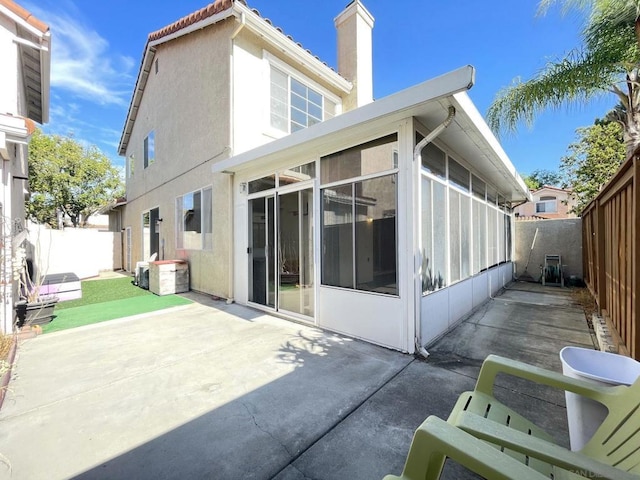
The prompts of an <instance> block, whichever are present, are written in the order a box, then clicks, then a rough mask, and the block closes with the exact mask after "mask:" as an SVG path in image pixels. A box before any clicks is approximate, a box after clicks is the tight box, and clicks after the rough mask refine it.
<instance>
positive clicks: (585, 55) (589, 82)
mask: <svg viewBox="0 0 640 480" xmlns="http://www.w3.org/2000/svg"><path fill="white" fill-rule="evenodd" d="M556 3H562V4H563V6H564V8H565V10H570V9H574V8H581V9H583V10H584V11H585V18H586V21H585V26H584V28H583V30H582V39H583V45H582V47H581V48H579V49H576V50H574V51H572V52H570V53H569V54H568V55H566V56H565V57H564V58H561V59H559V60H557V61H555V62H550V63H548V64H547V65H546V67H545V68H544V69H542V71H541V72H540V73H539V74H537V75H536V76H535V77H534V78H532V79H530V80H528V81H525V82H523V81H521V80H519V79H516V80H514V82H513V84H512V85H511V86H509V87H507V88H505V89H503V90H501V91H500V92H498V95H497V97H496V99H495V100H494V102H493V103H492V105H491V106H490V107H489V111H488V113H487V121H488V123H489V125H490V126H491V128H492V129H493V130H494V131H496V132H500V131H502V130H512V131H513V130H515V129H516V128H517V126H518V124H519V123H520V122H524V123H525V124H527V125H531V124H532V123H533V120H534V118H535V116H536V115H537V114H538V113H539V112H540V111H542V110H544V109H546V108H549V107H550V108H558V107H562V106H566V105H568V104H571V103H575V102H578V103H586V102H588V101H590V100H592V99H594V98H595V97H598V96H601V95H605V94H607V93H613V94H614V95H615V96H616V97H617V100H618V101H619V102H620V104H621V106H620V107H617V108H616V109H614V110H613V111H612V112H611V113H610V116H609V118H610V120H613V121H616V122H618V123H619V124H620V125H621V127H622V132H623V139H624V143H625V147H626V153H627V155H629V156H630V155H631V154H632V153H633V152H634V151H635V149H636V148H637V147H638V146H640V71H639V69H638V66H639V61H640V0H541V2H540V8H539V12H540V13H542V14H544V13H546V11H547V10H548V8H549V7H550V6H551V5H553V4H556Z"/></svg>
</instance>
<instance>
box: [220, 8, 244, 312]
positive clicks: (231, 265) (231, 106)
mask: <svg viewBox="0 0 640 480" xmlns="http://www.w3.org/2000/svg"><path fill="white" fill-rule="evenodd" d="M239 21H240V25H238V26H237V28H236V29H235V30H234V31H233V33H232V34H231V82H230V83H231V89H230V92H229V118H230V119H231V121H230V122H229V128H230V132H229V143H230V144H231V145H232V147H231V156H233V146H234V145H235V138H234V135H235V131H234V128H233V122H234V120H233V111H234V103H233V98H234V89H233V85H234V71H235V66H234V62H233V43H234V40H235V38H236V37H237V36H238V34H239V33H240V31H241V30H242V29H243V28H244V26H245V25H246V24H247V20H246V18H245V15H244V12H240V19H239ZM225 173H226V172H225ZM233 180H234V175H233V173H231V174H230V175H229V206H228V208H229V225H230V227H229V232H230V236H229V275H228V278H229V285H228V286H227V290H228V292H229V293H228V295H229V296H228V297H227V304H228V305H230V304H232V303H233V302H234V301H235V300H234V297H235V292H234V285H233V284H234V283H235V248H234V244H235V243H234V241H233V239H234V237H235V212H234V208H233V205H234V203H235V202H234V200H233V198H234V197H233V196H234V194H235V192H234V183H235V182H234V181H233Z"/></svg>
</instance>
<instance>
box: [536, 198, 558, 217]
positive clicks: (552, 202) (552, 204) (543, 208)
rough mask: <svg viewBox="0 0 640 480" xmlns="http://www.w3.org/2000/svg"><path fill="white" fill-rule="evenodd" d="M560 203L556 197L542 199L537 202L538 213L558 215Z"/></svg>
mask: <svg viewBox="0 0 640 480" xmlns="http://www.w3.org/2000/svg"><path fill="white" fill-rule="evenodd" d="M557 211H558V202H557V199H556V197H540V200H539V201H537V202H536V213H557Z"/></svg>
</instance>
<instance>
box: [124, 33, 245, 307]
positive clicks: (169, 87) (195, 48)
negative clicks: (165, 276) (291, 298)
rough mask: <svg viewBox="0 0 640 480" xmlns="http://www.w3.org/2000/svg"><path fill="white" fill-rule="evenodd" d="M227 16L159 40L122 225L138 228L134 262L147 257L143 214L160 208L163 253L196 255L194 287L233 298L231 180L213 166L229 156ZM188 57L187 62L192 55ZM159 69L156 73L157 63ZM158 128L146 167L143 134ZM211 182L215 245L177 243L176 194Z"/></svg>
mask: <svg viewBox="0 0 640 480" xmlns="http://www.w3.org/2000/svg"><path fill="white" fill-rule="evenodd" d="M233 27H234V23H233V22H232V21H225V22H223V23H221V24H217V25H215V26H213V27H209V28H205V29H203V30H200V31H197V32H194V33H191V34H189V35H186V36H184V37H180V38H177V39H175V40H173V41H171V42H169V43H168V44H161V45H159V46H158V48H157V51H156V55H155V60H154V64H153V68H152V70H151V72H150V74H149V79H148V81H147V85H146V88H145V92H144V95H143V98H142V101H141V104H140V108H139V111H138V115H137V119H136V122H135V125H134V127H133V130H132V134H131V138H130V140H129V143H128V145H127V150H126V159H127V161H128V162H129V161H130V156H131V155H133V156H134V162H135V167H134V171H133V175H131V174H130V173H129V171H128V173H127V175H128V178H127V205H126V208H124V212H123V227H128V226H130V227H131V229H132V245H131V247H132V249H131V252H132V264H135V262H137V261H141V260H146V259H143V258H142V239H143V235H142V214H143V212H145V211H148V210H149V209H151V208H159V212H160V213H159V215H160V217H161V218H162V223H161V225H160V227H159V231H160V245H161V246H162V245H163V246H164V248H163V249H162V247H161V250H163V251H160V252H158V255H159V258H166V259H170V258H181V259H186V260H188V261H189V266H190V276H191V288H193V289H195V290H199V291H202V292H206V293H211V294H215V295H219V296H224V297H226V296H227V295H228V280H227V271H228V269H229V262H228V257H229V253H228V252H229V236H228V231H229V228H230V227H229V225H230V216H229V209H228V208H225V206H226V205H228V203H229V201H228V196H229V190H228V188H229V179H228V177H227V176H226V175H223V174H216V175H214V174H212V173H211V165H212V163H213V162H215V161H216V160H217V159H221V158H226V157H227V156H229V154H230V148H229V147H230V89H229V85H230V71H231V70H230V58H231V43H230V41H229V37H230V34H231V31H232V29H233ZM186 59H188V60H186ZM156 61H157V62H158V63H157V65H158V71H157V73H155V62H156ZM151 131H154V133H155V161H154V163H152V164H151V165H149V166H148V167H147V168H144V164H143V161H144V139H145V137H146V136H147V135H148V134H149V132H151ZM209 186H212V190H213V205H216V208H213V249H212V250H210V251H206V250H178V249H177V248H176V222H177V218H176V197H178V196H180V195H184V194H187V193H190V192H193V191H194V190H197V189H201V188H205V187H209Z"/></svg>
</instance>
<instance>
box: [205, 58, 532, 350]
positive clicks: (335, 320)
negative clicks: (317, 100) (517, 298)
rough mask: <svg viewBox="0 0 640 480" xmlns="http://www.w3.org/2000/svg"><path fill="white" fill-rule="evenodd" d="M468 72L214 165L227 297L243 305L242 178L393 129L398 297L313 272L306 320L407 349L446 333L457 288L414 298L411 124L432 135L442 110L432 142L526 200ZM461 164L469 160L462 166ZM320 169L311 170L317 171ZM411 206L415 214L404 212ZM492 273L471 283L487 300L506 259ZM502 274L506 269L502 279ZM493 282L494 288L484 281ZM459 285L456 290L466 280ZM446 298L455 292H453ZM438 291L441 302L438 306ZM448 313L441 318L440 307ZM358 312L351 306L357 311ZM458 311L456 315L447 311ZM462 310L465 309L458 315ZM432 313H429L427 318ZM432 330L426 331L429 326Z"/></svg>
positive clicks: (417, 288) (416, 262)
mask: <svg viewBox="0 0 640 480" xmlns="http://www.w3.org/2000/svg"><path fill="white" fill-rule="evenodd" d="M473 79H474V70H473V68H472V67H470V66H467V67H463V68H461V69H459V70H456V71H454V72H451V73H449V74H446V75H443V76H441V77H437V78H435V79H432V80H429V81H427V82H424V83H422V84H420V85H417V86H415V87H412V88H409V89H407V90H404V91H402V92H399V93H397V94H395V95H392V96H389V97H386V98H383V99H381V100H378V101H376V102H374V103H371V104H368V105H365V106H363V107H361V108H358V109H356V110H353V111H350V112H347V113H345V114H342V115H339V116H337V117H335V118H333V119H330V120H328V121H325V122H322V123H319V124H317V125H314V126H313V127H310V128H307V129H305V130H301V131H298V132H296V133H294V134H291V135H288V136H286V137H283V138H281V139H278V140H275V141H273V142H271V143H268V144H265V145H262V146H260V147H258V148H255V149H253V150H251V151H248V152H244V153H241V154H239V155H236V156H234V157H231V158H229V159H226V160H223V161H221V162H218V163H216V164H215V165H214V166H213V172H214V173H226V174H230V175H232V176H233V205H234V217H235V218H234V230H233V232H232V233H231V235H232V238H231V239H230V243H231V245H234V246H235V251H234V253H233V254H232V258H233V270H234V271H233V278H234V285H233V288H234V291H233V294H232V297H234V298H235V300H236V301H238V302H239V303H247V292H246V290H247V288H248V286H247V285H246V284H247V283H248V280H247V255H246V250H245V249H244V248H243V245H244V244H245V243H246V241H247V227H246V224H247V218H246V215H247V211H248V210H247V196H246V185H247V182H249V181H251V180H253V179H256V178H259V177H261V176H263V175H267V174H269V173H273V172H275V171H278V170H281V169H285V168H289V167H292V166H295V165H300V164H304V163H308V162H310V161H316V162H318V163H317V164H316V165H317V167H319V168H321V167H320V158H321V157H323V156H325V155H328V154H332V153H335V152H338V151H341V150H343V149H346V148H349V147H352V146H355V145H361V144H363V143H366V142H367V141H369V140H373V139H376V138H380V137H383V136H385V135H387V134H389V133H394V132H397V133H398V150H399V162H398V167H399V168H398V182H399V184H398V199H397V217H398V218H397V238H396V245H397V254H398V264H397V274H398V289H399V295H398V296H397V297H390V296H388V295H380V294H371V293H369V292H359V291H355V290H349V289H340V288H333V287H326V286H322V285H321V284H320V268H316V272H315V294H316V305H317V308H316V312H315V317H314V319H313V323H314V324H316V325H318V326H320V327H323V328H327V329H330V330H334V331H338V332H341V333H345V334H348V335H351V336H354V337H357V338H362V339H364V340H367V341H370V342H373V343H377V344H380V345H384V346H387V347H391V348H395V349H398V350H401V351H406V352H409V353H413V352H414V351H415V349H416V345H417V346H418V348H420V347H421V346H423V345H425V344H428V343H429V341H430V340H432V339H434V338H436V337H437V336H438V335H440V334H442V333H444V331H440V330H441V327H442V325H441V324H444V327H445V329H446V328H449V327H450V326H451V324H452V321H455V320H452V317H451V315H452V312H451V311H450V309H449V305H450V304H451V303H453V304H455V303H456V302H455V299H452V296H453V297H455V296H457V295H458V294H457V293H456V291H455V290H460V289H461V287H460V286H457V287H456V285H458V284H456V285H453V286H451V287H447V288H443V289H442V290H441V291H439V292H435V293H434V294H431V295H427V296H426V297H423V295H422V285H421V279H420V267H421V259H420V250H419V249H420V246H421V239H420V235H421V232H420V229H419V225H420V218H419V217H420V208H419V205H420V179H421V174H420V166H419V165H416V162H414V161H413V148H414V143H415V142H414V135H415V131H416V121H417V122H419V123H420V125H422V126H424V127H425V128H426V129H428V130H431V131H432V130H433V129H435V128H436V127H437V126H438V125H439V124H440V123H442V121H443V120H444V119H445V118H446V117H447V112H448V111H449V107H454V108H455V110H456V115H455V117H454V119H453V122H452V123H451V125H449V126H448V128H446V129H445V130H443V131H442V133H441V134H440V135H439V137H438V141H439V142H442V143H443V144H445V145H449V146H453V148H454V149H455V154H456V155H457V156H458V157H459V158H462V159H473V168H474V173H476V174H478V175H479V176H481V177H482V178H483V180H484V181H486V182H487V183H489V184H493V185H496V186H498V187H499V189H500V193H501V195H502V196H504V197H505V199H506V200H507V201H508V202H516V201H522V200H525V199H527V198H528V190H527V188H526V186H525V185H524V182H523V181H522V179H521V178H520V177H519V176H518V174H517V173H516V170H515V168H514V166H513V165H512V163H511V162H510V160H509V159H508V157H507V155H506V154H505V153H504V151H503V150H502V148H501V146H500V144H499V143H498V141H497V140H496V139H495V137H494V136H493V134H492V133H491V131H490V130H489V128H488V127H487V125H486V123H485V122H484V120H483V119H482V116H481V115H480V114H479V112H478V111H477V110H476V108H475V106H474V105H473V103H472V102H471V100H470V99H469V97H468V96H467V94H466V90H468V89H469V88H470V87H471V86H472V85H473ZM467 161H468V160H467ZM317 171H319V170H317ZM319 197H320V183H319V178H316V180H315V181H314V214H315V216H314V218H315V222H316V223H315V224H316V228H315V232H316V233H315V238H314V245H315V262H316V265H318V266H320V265H321V258H320V257H321V255H320V253H321V252H320V248H319V246H320V245H321V243H320V240H321V237H320V235H321V233H320V228H319V227H320V211H321V209H320V198H319ZM411 206H417V208H411ZM493 270H498V271H499V274H494V273H491V272H490V271H489V272H484V273H483V274H482V275H478V276H476V277H483V278H484V276H487V278H488V277H491V279H492V281H489V280H487V281H484V280H482V281H480V282H479V281H478V280H477V279H476V278H475V277H472V278H471V279H469V283H471V284H472V285H473V282H474V280H475V281H476V283H478V284H482V285H485V284H486V285H487V286H488V288H487V289H486V297H487V298H488V296H489V295H490V294H491V288H493V287H492V286H491V285H493V283H495V280H494V277H495V278H498V276H499V278H500V279H501V283H502V284H504V283H505V282H507V281H510V280H511V274H510V272H511V271H512V266H511V264H510V263H507V264H505V265H502V266H500V267H499V268H496V269H493ZM507 272H509V273H507ZM492 282H493V283H492ZM466 283H467V282H466V281H463V282H459V284H466ZM452 292H453V293H452ZM445 294H446V301H444V300H443V297H445ZM425 298H426V299H427V300H426V302H427V303H429V302H432V303H433V302H435V307H437V308H439V309H440V311H441V315H443V317H444V318H446V322H438V321H435V322H434V321H431V320H430V319H429V318H427V315H426V312H427V311H428V310H425V300H424V299H425ZM445 304H446V305H447V306H446V309H447V311H446V312H444V306H443V305H445ZM356 306H357V307H356ZM436 310H437V309H436ZM454 313H455V315H458V314H459V312H454ZM465 313H467V312H463V313H462V315H464V314H465ZM430 316H431V315H429V317H430ZM432 326H433V327H435V328H431V327H432Z"/></svg>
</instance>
